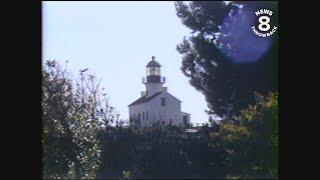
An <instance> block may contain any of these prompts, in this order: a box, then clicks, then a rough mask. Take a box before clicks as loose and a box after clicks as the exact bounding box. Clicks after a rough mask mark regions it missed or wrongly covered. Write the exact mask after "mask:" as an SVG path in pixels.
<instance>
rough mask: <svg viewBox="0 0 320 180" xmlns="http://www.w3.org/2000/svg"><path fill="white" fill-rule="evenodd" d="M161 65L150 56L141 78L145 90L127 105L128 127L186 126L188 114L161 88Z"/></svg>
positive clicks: (188, 118) (179, 103) (163, 78)
mask: <svg viewBox="0 0 320 180" xmlns="http://www.w3.org/2000/svg"><path fill="white" fill-rule="evenodd" d="M160 70H161V65H160V64H159V63H158V62H157V61H156V60H155V57H154V56H152V59H151V61H149V62H148V64H147V65H146V74H147V76H146V77H144V78H142V83H143V84H145V87H146V90H145V91H142V92H141V97H140V98H138V99H137V100H135V101H134V102H132V103H131V104H129V117H130V125H135V126H138V127H150V126H152V125H155V124H160V125H167V124H172V125H176V126H187V125H188V124H189V123H190V114H188V113H184V112H181V101H180V100H179V99H177V98H176V97H174V96H173V95H171V94H170V93H168V91H167V88H166V87H163V84H164V83H165V77H163V76H161V71H160Z"/></svg>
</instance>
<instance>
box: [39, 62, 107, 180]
mask: <svg viewBox="0 0 320 180" xmlns="http://www.w3.org/2000/svg"><path fill="white" fill-rule="evenodd" d="M42 76H43V77H42V78H43V79H42V92H43V94H42V95H43V96H42V112H43V165H44V169H43V172H44V173H43V174H44V178H48V179H52V178H54V179H55V178H67V179H70V178H76V179H81V178H94V177H95V173H96V171H97V169H98V167H99V164H100V156H101V147H100V146H101V145H100V142H99V141H98V138H97V135H98V132H99V131H100V130H101V129H102V128H103V127H104V126H107V125H108V121H109V116H110V113H111V112H110V110H109V109H108V106H107V104H106V103H107V102H106V101H105V100H103V99H104V98H103V94H104V93H103V92H101V91H100V88H99V83H97V82H96V80H95V77H94V76H92V75H89V74H87V73H86V72H85V71H80V81H79V82H77V83H76V85H74V83H73V81H72V79H71V78H70V77H69V76H68V71H67V69H64V70H63V69H62V68H61V67H60V66H59V64H57V63H56V61H47V62H46V64H45V66H44V69H43V71H42ZM103 125H104V126H103Z"/></svg>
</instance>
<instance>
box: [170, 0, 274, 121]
mask: <svg viewBox="0 0 320 180" xmlns="http://www.w3.org/2000/svg"><path fill="white" fill-rule="evenodd" d="M240 5H242V6H240ZM262 5H263V6H264V7H270V8H271V7H273V8H274V6H275V3H268V2H264V3H261V2H231V3H225V2H223V1H216V2H211V1H192V2H189V3H185V2H181V1H179V2H175V7H176V11H177V16H178V17H179V18H180V19H181V21H182V23H183V24H184V25H185V26H187V27H188V28H190V29H191V30H192V34H191V35H190V37H188V38H186V37H185V38H184V40H183V42H182V43H181V44H179V45H178V46H177V50H178V51H179V53H181V54H182V55H183V58H182V67H181V70H182V72H183V73H184V74H185V75H186V76H187V77H189V78H190V83H191V85H192V86H193V87H195V88H196V89H197V90H199V91H201V92H202V93H203V94H204V96H205V98H206V101H207V103H208V106H209V110H210V111H209V113H210V114H217V115H218V116H220V117H227V119H233V118H235V117H237V116H238V115H239V111H240V110H241V109H243V108H245V107H247V106H248V105H249V104H251V103H252V102H254V98H253V94H254V92H259V93H261V94H264V95H266V94H267V93H268V92H269V91H275V90H276V88H277V65H276V64H277V59H278V54H277V49H278V43H277V37H276V35H275V37H274V40H273V39H272V40H270V42H269V40H268V42H260V41H258V43H256V44H254V43H252V42H256V39H257V38H255V37H254V38H252V32H250V31H248V30H247V31H245V33H243V32H242V31H244V30H242V31H241V29H244V28H238V26H237V25H238V24H244V23H246V18H247V14H245V12H247V11H249V10H254V9H256V8H258V7H261V6H262ZM250 12H252V14H254V13H253V12H254V11H250ZM276 14H277V13H274V16H276ZM227 20H228V21H227ZM249 28H250V27H249V26H248V29H249ZM239 29H240V30H239ZM270 39H271V38H270ZM261 41H262V40H261ZM266 43H267V44H269V43H270V44H271V45H270V47H269V48H268V49H267V51H266V52H265V53H261V54H262V55H261V57H259V58H258V60H255V61H254V62H253V61H252V60H251V59H253V58H254V56H253V55H254V54H253V55H252V56H250V54H249V55H247V56H245V57H244V55H243V54H241V53H244V52H245V51H248V50H250V49H253V48H254V47H256V46H257V47H260V45H261V46H262V45H264V44H266ZM229 46H230V48H231V49H230V50H228V51H227V52H228V53H227V52H225V51H224V49H227V47H229ZM243 46H244V47H243ZM260 49H263V48H260ZM260 49H257V51H258V50H260ZM234 52H240V54H241V55H242V56H240V55H239V53H238V55H237V56H230V55H229V54H232V53H234ZM254 52H255V51H253V53H254ZM240 61H241V62H240ZM239 62H240V63H239Z"/></svg>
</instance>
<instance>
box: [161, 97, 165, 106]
mask: <svg viewBox="0 0 320 180" xmlns="http://www.w3.org/2000/svg"><path fill="white" fill-rule="evenodd" d="M165 105H166V98H161V106H165Z"/></svg>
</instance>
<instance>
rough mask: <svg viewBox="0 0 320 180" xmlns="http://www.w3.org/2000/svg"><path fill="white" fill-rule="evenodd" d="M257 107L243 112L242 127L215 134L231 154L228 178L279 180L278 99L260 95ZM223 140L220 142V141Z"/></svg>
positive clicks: (222, 126) (229, 127) (224, 128)
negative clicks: (268, 179)
mask: <svg viewBox="0 0 320 180" xmlns="http://www.w3.org/2000/svg"><path fill="white" fill-rule="evenodd" d="M256 101H257V102H256V104H254V105H250V106H249V107H248V108H247V109H244V110H242V111H241V115H240V117H239V119H240V124H239V125H234V124H230V123H221V124H220V129H219V132H216V133H211V138H212V142H213V143H214V144H217V143H220V145H222V146H223V147H224V149H225V150H226V152H227V153H228V156H227V158H226V165H227V167H228V174H229V175H230V176H236V177H241V178H258V179H261V178H277V177H278V173H277V172H278V95H277V93H270V94H269V96H267V97H263V96H261V95H259V94H256ZM218 139H220V141H217V140H218Z"/></svg>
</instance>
